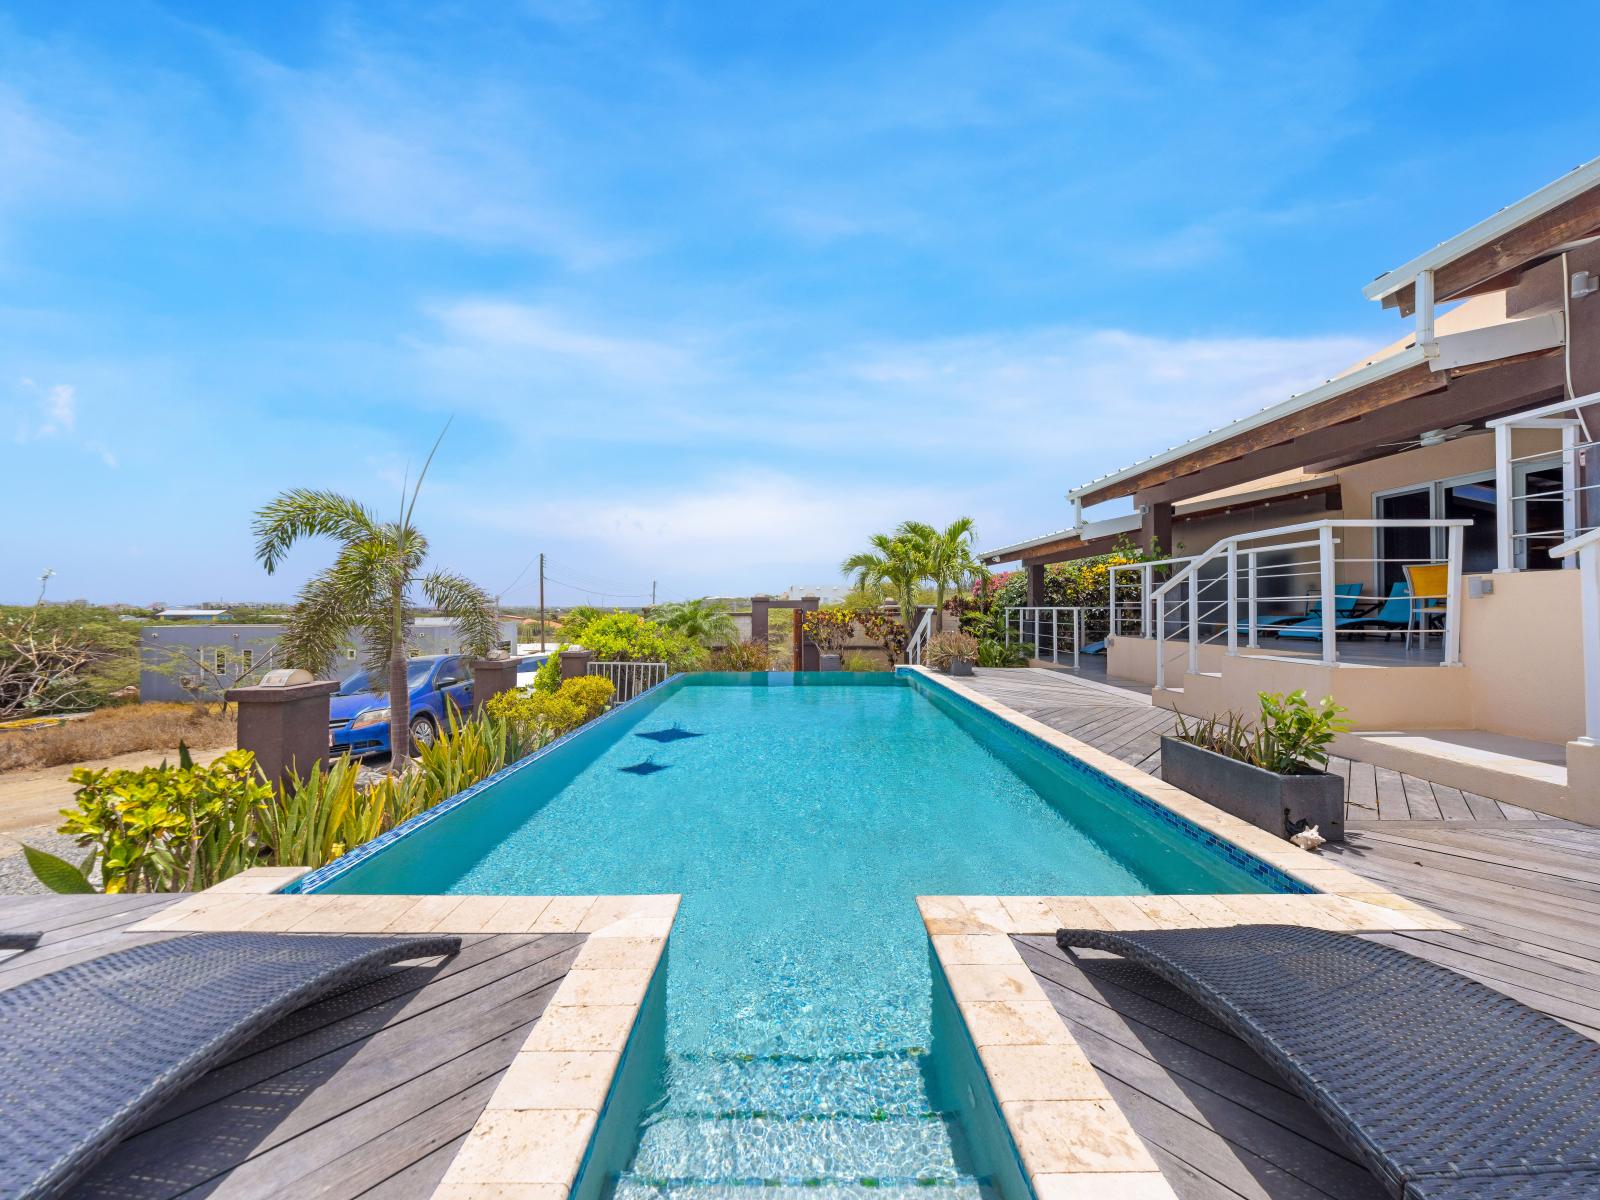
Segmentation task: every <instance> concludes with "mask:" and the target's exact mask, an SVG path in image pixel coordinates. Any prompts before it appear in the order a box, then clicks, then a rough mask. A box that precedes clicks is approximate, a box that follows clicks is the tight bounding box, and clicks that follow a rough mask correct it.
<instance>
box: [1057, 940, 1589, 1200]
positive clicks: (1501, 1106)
mask: <svg viewBox="0 0 1600 1200" xmlns="http://www.w3.org/2000/svg"><path fill="white" fill-rule="evenodd" d="M1056 941H1057V942H1058V943H1059V944H1060V945H1061V947H1062V949H1066V950H1070V948H1071V947H1074V946H1085V947H1091V948H1093V949H1096V950H1107V951H1110V952H1112V953H1114V954H1119V955H1121V956H1122V957H1123V958H1124V959H1127V960H1129V961H1131V962H1134V963H1137V964H1138V965H1139V966H1142V967H1144V968H1146V969H1148V970H1150V971H1152V972H1154V973H1155V974H1156V975H1158V976H1160V977H1161V978H1162V979H1164V980H1166V981H1167V982H1168V983H1170V984H1172V985H1173V986H1175V987H1177V988H1178V989H1179V990H1181V991H1182V992H1184V993H1186V994H1187V995H1188V996H1190V997H1192V998H1193V999H1194V1000H1196V1001H1198V1002H1199V1003H1200V1004H1201V1005H1202V1006H1203V1007H1204V1008H1205V1009H1206V1011H1207V1012H1208V1013H1210V1014H1211V1015H1212V1016H1213V1017H1215V1018H1217V1019H1218V1021H1220V1022H1221V1023H1222V1024H1223V1025H1225V1026H1226V1027H1227V1028H1228V1030H1229V1031H1230V1032H1232V1033H1234V1034H1236V1035H1237V1036H1238V1037H1240V1038H1241V1039H1243V1040H1244V1041H1245V1042H1246V1043H1247V1044H1248V1045H1249V1046H1250V1047H1251V1048H1252V1049H1253V1050H1255V1051H1256V1053H1258V1054H1260V1055H1261V1057H1262V1058H1264V1059H1265V1060H1266V1061H1267V1062H1268V1064H1269V1065H1271V1066H1272V1067H1273V1068H1274V1069H1275V1070H1276V1071H1277V1072H1278V1073H1279V1074H1280V1075H1281V1076H1282V1077H1283V1078H1284V1080H1285V1082H1287V1083H1288V1085H1289V1086H1290V1087H1291V1088H1293V1089H1294V1090H1295V1091H1296V1092H1298V1093H1299V1094H1300V1095H1301V1096H1303V1097H1304V1098H1305V1100H1306V1102H1307V1103H1309V1104H1310V1105H1311V1107H1312V1108H1314V1109H1315V1110H1316V1111H1317V1112H1318V1113H1319V1114H1320V1115H1321V1116H1322V1117H1323V1118H1324V1119H1326V1120H1327V1122H1328V1123H1329V1125H1331V1126H1332V1127H1333V1129H1334V1130H1335V1132H1337V1133H1338V1134H1339V1136H1340V1137H1341V1138H1342V1139H1343V1140H1344V1141H1345V1142H1346V1143H1347V1144H1348V1145H1349V1146H1350V1147H1351V1149H1352V1150H1354V1151H1355V1153H1356V1154H1357V1155H1358V1156H1359V1157H1360V1159H1361V1160H1362V1162H1364V1163H1365V1164H1366V1165H1367V1167H1368V1168H1370V1169H1371V1171H1372V1173H1373V1174H1374V1175H1375V1176H1377V1178H1378V1180H1379V1182H1380V1183H1382V1184H1383V1185H1384V1187H1385V1188H1386V1189H1387V1190H1388V1193H1389V1195H1391V1196H1393V1197H1395V1198H1396V1200H1509V1198H1510V1197H1517V1198H1519V1200H1532V1198H1533V1197H1548V1196H1561V1197H1567V1196H1571V1197H1578V1196H1597V1195H1600V1043H1597V1042H1594V1041H1591V1040H1590V1039H1588V1038H1586V1037H1584V1036H1583V1035H1581V1034H1579V1033H1576V1032H1575V1031H1573V1030H1572V1029H1569V1028H1568V1027H1567V1026H1565V1025H1563V1024H1562V1023H1561V1022H1559V1021H1557V1020H1555V1019H1554V1018H1552V1017H1547V1016H1545V1015H1544V1014H1543V1013H1538V1012H1535V1011H1534V1010H1533V1009H1531V1008H1528V1007H1527V1006H1526V1005H1524V1004H1521V1003H1519V1002H1518V1001H1516V1000H1512V999H1511V998H1510V997H1508V996H1504V995H1501V994H1500V993H1499V992H1496V991H1493V990H1491V989H1490V988H1487V987H1484V986H1483V985H1482V984H1479V983H1476V982H1474V981H1473V980H1470V979H1468V978H1466V977H1465V976H1463V975H1458V974H1456V973H1455V972H1454V971H1450V970H1446V969H1445V968H1444V967H1439V966H1435V965H1434V964H1433V963H1430V962H1425V961H1424V960H1422V959H1420V958H1416V957H1413V956H1412V955H1410V954H1406V953H1405V952H1404V951H1401V950H1396V949H1394V948H1393V947H1391V946H1385V945H1381V944H1379V943H1376V942H1369V941H1366V940H1364V939H1362V938H1359V937H1356V936H1354V935H1352V934H1345V933H1328V932H1325V931H1323V930H1318V929H1304V928H1300V927H1298V926H1292V925H1239V926H1234V927H1232V928H1225V929H1162V930H1150V931H1146V932H1138V933H1105V932H1101V931H1098V930H1088V929H1063V930H1061V931H1060V932H1059V933H1058V934H1056Z"/></svg>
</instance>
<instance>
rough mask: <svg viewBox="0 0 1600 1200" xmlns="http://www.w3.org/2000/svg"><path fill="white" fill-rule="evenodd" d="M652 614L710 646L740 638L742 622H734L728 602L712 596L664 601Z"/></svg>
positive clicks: (691, 638) (677, 631)
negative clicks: (736, 623)
mask: <svg viewBox="0 0 1600 1200" xmlns="http://www.w3.org/2000/svg"><path fill="white" fill-rule="evenodd" d="M652 615H653V616H654V618H655V620H656V621H657V623H659V624H661V625H665V626H666V627H667V628H668V629H670V630H672V631H673V632H674V633H677V634H680V635H682V636H683V637H686V638H688V639H689V640H690V641H691V642H699V643H700V644H701V645H702V646H704V647H706V649H708V650H709V649H710V648H711V647H712V646H717V645H726V644H727V643H729V642H733V641H737V640H738V638H739V630H738V626H736V625H735V624H734V623H733V614H732V613H731V612H729V611H728V606H727V605H726V604H721V603H718V602H717V601H715V600H713V599H711V598H710V597H709V596H702V597H701V598H700V599H698V600H684V601H682V602H681V603H678V604H663V605H662V606H661V607H660V608H658V609H656V611H655V613H654V614H652Z"/></svg>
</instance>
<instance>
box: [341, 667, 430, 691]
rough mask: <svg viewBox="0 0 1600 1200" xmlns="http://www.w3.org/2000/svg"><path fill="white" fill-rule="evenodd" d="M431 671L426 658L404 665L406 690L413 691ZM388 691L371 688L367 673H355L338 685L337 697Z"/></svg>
mask: <svg viewBox="0 0 1600 1200" xmlns="http://www.w3.org/2000/svg"><path fill="white" fill-rule="evenodd" d="M431 670H433V660H432V659H427V658H414V659H412V660H411V661H410V662H408V663H407V664H406V690H407V691H408V692H409V691H414V690H415V689H416V687H417V685H418V684H419V683H421V682H422V681H423V680H425V679H427V678H428V672H429V671H431ZM386 690H388V689H387V688H383V687H373V686H372V684H371V683H370V682H369V681H368V677H367V672H365V671H357V672H356V673H355V674H354V675H352V676H350V678H349V679H346V680H345V681H344V682H343V683H341V684H340V685H339V695H341V696H359V695H361V693H363V692H382V691H386Z"/></svg>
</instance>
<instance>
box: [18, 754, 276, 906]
mask: <svg viewBox="0 0 1600 1200" xmlns="http://www.w3.org/2000/svg"><path fill="white" fill-rule="evenodd" d="M72 782H73V783H75V784H77V785H78V792H77V805H78V806H77V808H76V809H69V810H67V811H66V813H65V814H64V815H65V816H66V818H67V819H66V822H65V824H63V825H62V827H61V832H62V833H64V834H68V835H70V836H71V837H73V838H74V839H75V840H76V841H77V843H78V845H79V846H82V847H85V848H87V849H88V850H89V851H90V854H89V858H87V859H86V860H85V861H84V864H83V865H82V866H81V867H79V868H76V869H77V870H78V872H79V873H80V874H81V875H82V876H83V877H84V878H83V882H84V884H85V885H87V883H88V876H89V874H90V872H91V871H92V869H93V863H94V862H95V860H96V859H98V861H99V863H100V873H101V878H102V880H103V881H104V886H105V890H106V892H107V893H114V892H169V891H195V890H198V889H202V888H208V887H210V886H211V885H212V884H214V883H218V882H220V881H221V880H223V879H226V878H227V877H228V876H229V875H234V874H237V873H238V872H240V871H242V870H244V869H245V868H246V867H251V866H255V865H256V862H257V860H258V858H259V853H260V852H259V849H258V847H257V843H256V840H255V838H254V836H253V834H254V818H255V812H256V809H257V808H258V807H259V806H260V805H261V804H263V803H264V802H265V801H266V800H267V798H268V797H269V796H270V794H271V789H270V788H268V787H267V785H266V784H265V783H263V782H262V781H261V778H260V774H259V772H258V771H257V770H256V765H255V756H254V755H253V754H251V753H250V752H249V751H248V750H234V751H230V752H229V753H227V754H224V755H223V756H222V757H221V758H219V759H218V760H217V761H216V762H214V763H212V764H211V765H210V766H208V767H197V766H195V765H194V762H193V760H192V759H190V757H189V752H188V750H187V749H186V748H182V747H180V750H179V759H178V765H177V766H168V765H167V764H166V763H162V764H161V765H160V766H156V767H145V768H143V769H142V770H138V771H91V770H89V769H87V768H82V767H80V768H79V769H78V770H76V771H74V772H73V773H72ZM48 857H49V856H41V855H39V853H38V852H37V851H35V852H34V853H33V854H31V855H29V861H30V862H35V860H36V859H39V858H48ZM53 862H54V863H55V864H58V865H63V866H64V865H70V864H62V863H61V860H59V859H55V860H53ZM58 869H59V868H58ZM47 882H48V880H47ZM75 890H83V889H81V888H78V889H75Z"/></svg>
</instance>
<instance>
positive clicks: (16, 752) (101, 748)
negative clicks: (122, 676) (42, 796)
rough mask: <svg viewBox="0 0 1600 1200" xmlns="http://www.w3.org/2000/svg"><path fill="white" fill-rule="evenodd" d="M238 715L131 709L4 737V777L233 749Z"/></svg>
mask: <svg viewBox="0 0 1600 1200" xmlns="http://www.w3.org/2000/svg"><path fill="white" fill-rule="evenodd" d="M234 735H235V724H234V714H233V712H232V711H231V710H230V711H228V712H223V711H222V708H221V706H220V705H216V704H209V705H194V704H127V705H122V706H120V707H117V708H102V709H100V710H99V711H98V712H93V713H90V714H89V715H88V716H87V717H83V718H81V719H79V720H76V721H68V722H66V723H65V724H64V725H52V726H50V727H48V728H46V729H28V730H16V731H14V732H9V733H0V771H13V770H18V769H20V768H24V767H54V766H58V765H60V764H62V763H76V762H85V761H87V760H89V759H96V758H111V757H112V756H114V755H117V754H132V753H134V752H135V751H138V750H152V751H171V752H176V751H177V748H178V743H179V742H183V743H184V744H186V745H188V746H190V747H191V748H193V749H196V750H202V749H208V748H210V747H212V746H223V745H227V746H231V745H233V744H234Z"/></svg>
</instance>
